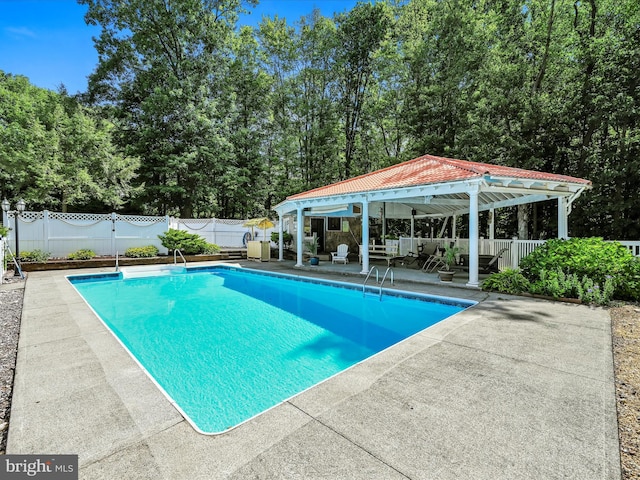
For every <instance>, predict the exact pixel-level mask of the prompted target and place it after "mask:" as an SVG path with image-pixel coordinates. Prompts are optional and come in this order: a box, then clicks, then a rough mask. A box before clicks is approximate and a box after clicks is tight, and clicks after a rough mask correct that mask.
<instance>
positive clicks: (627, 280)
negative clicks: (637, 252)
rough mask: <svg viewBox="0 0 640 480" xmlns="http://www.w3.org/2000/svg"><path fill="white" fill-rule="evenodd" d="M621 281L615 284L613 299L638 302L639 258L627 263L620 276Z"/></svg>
mask: <svg viewBox="0 0 640 480" xmlns="http://www.w3.org/2000/svg"><path fill="white" fill-rule="evenodd" d="M621 277H622V281H620V282H616V291H615V298H617V299H619V300H631V301H633V302H638V301H640V258H635V257H634V258H633V260H631V261H630V262H628V263H627V264H626V265H625V267H624V271H623V272H622V274H621Z"/></svg>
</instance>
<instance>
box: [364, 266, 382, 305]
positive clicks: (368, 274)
mask: <svg viewBox="0 0 640 480" xmlns="http://www.w3.org/2000/svg"><path fill="white" fill-rule="evenodd" d="M374 270H375V271H376V283H378V280H379V275H380V272H379V271H378V267H376V266H375V265H373V266H372V267H371V268H370V269H369V273H367V278H365V279H364V282H363V284H362V296H363V297H364V287H365V285H366V284H367V280H369V277H370V276H371V273H372V272H373V271H374Z"/></svg>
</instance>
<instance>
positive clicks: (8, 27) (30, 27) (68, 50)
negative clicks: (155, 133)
mask: <svg viewBox="0 0 640 480" xmlns="http://www.w3.org/2000/svg"><path fill="white" fill-rule="evenodd" d="M355 4H356V0H260V4H259V5H258V6H257V7H256V8H254V9H252V13H251V15H246V16H243V18H242V19H241V22H240V23H241V24H246V25H257V24H258V23H259V22H260V19H261V18H262V16H263V15H268V16H272V15H275V14H277V15H278V16H280V17H285V18H286V19H287V22H288V23H290V24H293V23H294V22H295V21H297V20H298V19H299V18H300V17H301V16H303V15H306V14H308V13H310V12H311V11H312V10H313V9H314V8H319V9H320V10H321V12H322V14H323V15H325V16H328V17H331V16H333V14H334V13H335V12H343V11H347V10H350V9H351V8H353V6H354V5H355ZM86 10H87V7H85V6H83V5H78V4H77V3H76V1H75V0H0V70H2V71H4V72H5V73H11V74H14V75H24V76H26V77H28V78H29V80H30V81H31V83H33V84H34V85H37V86H38V87H42V88H48V89H51V90H57V88H58V86H59V85H60V84H64V85H65V86H66V87H67V90H68V91H69V93H72V94H73V93H77V92H82V91H85V90H86V88H87V76H88V75H89V74H90V73H91V72H92V71H93V70H94V68H95V66H96V63H97V61H98V55H97V54H96V52H95V50H94V48H93V41H92V40H91V37H93V36H97V35H98V34H99V33H100V30H99V28H98V27H90V26H88V25H86V24H85V23H84V14H85V12H86Z"/></svg>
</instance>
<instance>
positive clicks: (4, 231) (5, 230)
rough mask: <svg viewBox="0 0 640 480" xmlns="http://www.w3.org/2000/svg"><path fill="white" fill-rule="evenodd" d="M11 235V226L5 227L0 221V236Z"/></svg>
mask: <svg viewBox="0 0 640 480" xmlns="http://www.w3.org/2000/svg"><path fill="white" fill-rule="evenodd" d="M7 235H9V227H5V226H4V225H2V224H1V223H0V237H6V236H7Z"/></svg>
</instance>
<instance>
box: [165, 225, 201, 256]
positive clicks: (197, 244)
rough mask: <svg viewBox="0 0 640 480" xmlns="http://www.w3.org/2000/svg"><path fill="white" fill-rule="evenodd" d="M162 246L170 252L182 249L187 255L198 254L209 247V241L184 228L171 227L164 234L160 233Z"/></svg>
mask: <svg viewBox="0 0 640 480" xmlns="http://www.w3.org/2000/svg"><path fill="white" fill-rule="evenodd" d="M158 238H159V239H160V241H161V242H162V246H163V247H165V248H168V249H169V251H170V252H173V251H174V250H180V251H181V252H182V253H183V254H185V255H198V254H200V253H203V252H204V251H205V250H206V249H207V241H206V240H205V239H204V238H202V237H201V236H200V235H197V234H195V233H189V232H185V231H184V230H174V229H169V231H168V232H167V233H166V234H164V235H158Z"/></svg>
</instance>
